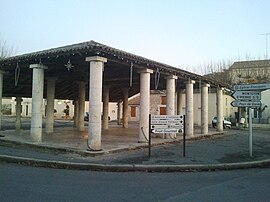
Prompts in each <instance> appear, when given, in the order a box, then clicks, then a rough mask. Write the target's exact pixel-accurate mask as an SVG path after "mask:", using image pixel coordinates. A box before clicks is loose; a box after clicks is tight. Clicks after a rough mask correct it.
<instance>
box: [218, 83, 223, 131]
mask: <svg viewBox="0 0 270 202" xmlns="http://www.w3.org/2000/svg"><path fill="white" fill-rule="evenodd" d="M217 130H218V131H219V132H222V131H223V88H221V87H218V88H217Z"/></svg>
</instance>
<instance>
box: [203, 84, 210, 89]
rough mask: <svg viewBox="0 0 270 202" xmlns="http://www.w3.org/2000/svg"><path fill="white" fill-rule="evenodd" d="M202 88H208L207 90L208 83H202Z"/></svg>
mask: <svg viewBox="0 0 270 202" xmlns="http://www.w3.org/2000/svg"><path fill="white" fill-rule="evenodd" d="M202 87H208V88H209V87H210V84H209V83H203V84H202Z"/></svg>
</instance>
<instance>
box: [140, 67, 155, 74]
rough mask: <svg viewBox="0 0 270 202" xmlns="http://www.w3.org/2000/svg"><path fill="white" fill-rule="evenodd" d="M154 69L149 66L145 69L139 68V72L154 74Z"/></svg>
mask: <svg viewBox="0 0 270 202" xmlns="http://www.w3.org/2000/svg"><path fill="white" fill-rule="evenodd" d="M153 72H154V71H153V70H152V69H148V68H143V69H139V70H138V73H150V74H153Z"/></svg>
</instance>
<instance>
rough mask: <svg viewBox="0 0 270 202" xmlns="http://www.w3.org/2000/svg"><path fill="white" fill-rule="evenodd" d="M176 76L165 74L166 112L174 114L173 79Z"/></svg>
mask: <svg viewBox="0 0 270 202" xmlns="http://www.w3.org/2000/svg"><path fill="white" fill-rule="evenodd" d="M176 79H177V76H175V75H171V76H167V77H166V80H167V85H166V114H167V115H174V114H175V80H176Z"/></svg>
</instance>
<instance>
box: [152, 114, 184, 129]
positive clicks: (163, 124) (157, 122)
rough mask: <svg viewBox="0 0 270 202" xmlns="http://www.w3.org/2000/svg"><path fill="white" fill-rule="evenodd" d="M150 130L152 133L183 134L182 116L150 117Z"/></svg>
mask: <svg viewBox="0 0 270 202" xmlns="http://www.w3.org/2000/svg"><path fill="white" fill-rule="evenodd" d="M150 125H151V129H152V132H153V133H178V132H183V129H184V116H183V115H151V122H150Z"/></svg>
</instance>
